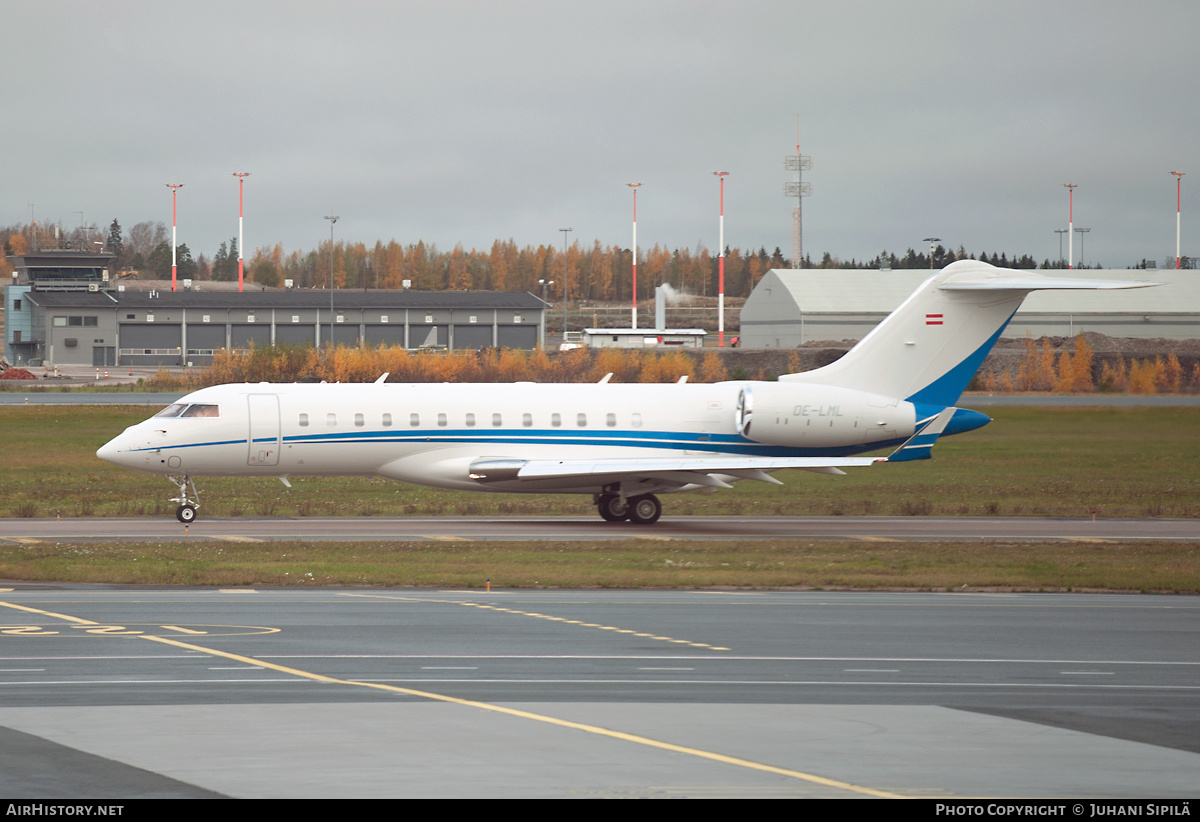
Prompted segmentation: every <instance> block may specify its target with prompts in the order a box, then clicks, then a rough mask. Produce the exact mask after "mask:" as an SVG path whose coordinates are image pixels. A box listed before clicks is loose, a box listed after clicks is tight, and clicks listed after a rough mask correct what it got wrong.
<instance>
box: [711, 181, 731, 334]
mask: <svg viewBox="0 0 1200 822" xmlns="http://www.w3.org/2000/svg"><path fill="white" fill-rule="evenodd" d="M713 174H714V175H715V176H716V178H717V179H718V180H720V181H721V222H720V230H719V232H718V234H717V242H719V243H720V244H721V256H720V257H719V258H718V260H717V347H718V348H724V347H725V178H726V177H728V176H729V172H728V171H714V172H713Z"/></svg>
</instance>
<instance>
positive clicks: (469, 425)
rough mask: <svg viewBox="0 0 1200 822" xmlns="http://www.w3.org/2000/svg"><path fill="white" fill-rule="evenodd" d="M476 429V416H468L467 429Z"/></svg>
mask: <svg viewBox="0 0 1200 822" xmlns="http://www.w3.org/2000/svg"><path fill="white" fill-rule="evenodd" d="M474 427H475V415H474V414H467V428H474Z"/></svg>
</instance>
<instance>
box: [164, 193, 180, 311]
mask: <svg viewBox="0 0 1200 822" xmlns="http://www.w3.org/2000/svg"><path fill="white" fill-rule="evenodd" d="M167 188H169V189H171V290H172V291H174V290H175V271H176V267H175V262H176V261H175V245H176V243H175V195H177V194H178V193H179V189H181V188H183V183H167Z"/></svg>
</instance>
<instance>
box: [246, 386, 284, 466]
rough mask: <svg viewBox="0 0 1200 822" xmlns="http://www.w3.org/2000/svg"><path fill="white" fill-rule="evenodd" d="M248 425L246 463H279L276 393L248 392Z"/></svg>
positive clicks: (263, 464)
mask: <svg viewBox="0 0 1200 822" xmlns="http://www.w3.org/2000/svg"><path fill="white" fill-rule="evenodd" d="M246 399H247V400H248V401H249V410H250V426H249V433H248V435H247V441H246V445H247V454H246V464H247V465H253V466H261V467H265V466H271V465H278V464H279V447H280V441H279V440H280V436H279V433H280V432H279V397H278V395H276V394H250V395H248V396H247V397H246Z"/></svg>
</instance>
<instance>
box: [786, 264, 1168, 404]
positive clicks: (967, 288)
mask: <svg viewBox="0 0 1200 822" xmlns="http://www.w3.org/2000/svg"><path fill="white" fill-rule="evenodd" d="M1148 285H1156V283H1144V282H1143V283H1138V282H1119V281H1108V280H1082V279H1069V278H1065V277H1043V276H1040V275H1038V274H1034V273H1032V272H1029V271H1016V270H1012V269H1007V268H996V267H994V266H991V265H988V264H987V263H981V262H976V261H974V260H963V261H960V262H956V263H951V264H950V265H948V266H946V267H945V268H944V269H942V271H941V272H939V273H938V274H935V275H934V276H932V277H930V278H929V279H928V280H926V281H925V282H923V283H922V284H921V286H920V287H919V288H918V289H917V290H916V291H914V292H913V293H912V295H911V296H909V298H908V299H907V300H905V301H904V302H903V303H902V304H901V305H900V307H899V308H897V309H896V310H895V311H893V312H892V313H891V314H889V315H888V316H887V317H886V318H885V319H884V321H883V322H881V323H880V324H879V325H877V326H876V327H875V328H874V329H872V330H871V332H870V333H869V334H867V336H865V337H863V339H862V340H860V341H859V343H858V345H856V346H854V347H853V348H852V349H850V351H848V352H847V353H846V355H845V356H844V357H842V358H841V359H840V360H837V361H836V362H833V363H830V364H829V365H827V366H825V367H823V368H818V369H816V370H814V371H806V372H804V373H802V374H788V375H786V376H782V377H780V380H785V381H791V382H807V383H819V384H821V385H835V386H839V387H843V388H853V389H857V390H860V391H870V392H872V393H875V394H882V395H884V396H887V397H895V398H897V399H904V400H908V401H910V402H914V403H923V404H927V405H931V406H940V407H947V406H951V405H954V404H955V403H956V402H957V401H958V398H959V397H960V396H961V395H962V392H963V389H965V388H966V387H967V383H968V382H970V381H971V377H973V376H974V375H975V372H976V371H977V370H978V369H979V366H980V364H982V363H983V360H984V358H985V357H986V356H987V355H988V352H989V351H991V350H992V346H993V345H995V343H996V340H997V339H999V338H1000V334H1001V333H1002V332H1003V331H1004V327H1005V326H1006V325H1008V322H1009V320H1011V319H1012V317H1013V315H1014V314H1016V313H1017V309H1018V308H1020V307H1021V302H1022V301H1023V300H1024V299H1025V295H1026V294H1028V293H1029V292H1031V291H1037V290H1040V289H1051V288H1054V289H1059V288H1061V289H1112V288H1140V287H1143V286H1148Z"/></svg>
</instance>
